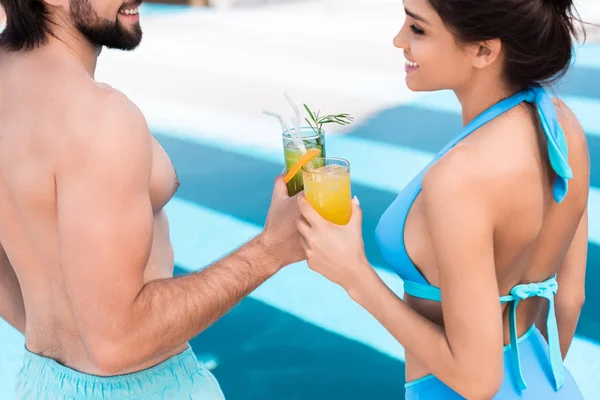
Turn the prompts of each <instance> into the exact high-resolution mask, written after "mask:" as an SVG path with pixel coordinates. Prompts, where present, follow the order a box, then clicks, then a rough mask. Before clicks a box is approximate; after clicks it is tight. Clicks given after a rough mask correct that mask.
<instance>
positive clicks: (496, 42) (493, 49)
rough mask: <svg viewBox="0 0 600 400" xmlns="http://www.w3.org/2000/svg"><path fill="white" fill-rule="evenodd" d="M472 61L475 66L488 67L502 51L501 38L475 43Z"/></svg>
mask: <svg viewBox="0 0 600 400" xmlns="http://www.w3.org/2000/svg"><path fill="white" fill-rule="evenodd" d="M472 50H473V51H472V62H473V66H474V67H475V68H486V67H488V66H490V65H492V64H494V63H495V62H496V60H498V58H499V57H500V52H501V51H502V42H501V41H500V39H493V40H485V41H483V42H478V43H475V44H473V47H472Z"/></svg>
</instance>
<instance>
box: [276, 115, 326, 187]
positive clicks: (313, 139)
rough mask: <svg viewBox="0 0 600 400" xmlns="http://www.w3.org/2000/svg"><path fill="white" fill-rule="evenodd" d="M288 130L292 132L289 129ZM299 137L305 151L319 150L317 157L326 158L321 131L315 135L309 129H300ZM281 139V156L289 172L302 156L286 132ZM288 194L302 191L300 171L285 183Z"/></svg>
mask: <svg viewBox="0 0 600 400" xmlns="http://www.w3.org/2000/svg"><path fill="white" fill-rule="evenodd" d="M290 130H292V131H293V130H294V128H291V129H290ZM300 137H301V138H302V140H303V142H304V146H305V147H306V149H307V150H308V149H319V150H320V155H318V156H317V157H326V154H325V134H324V132H323V130H322V129H321V134H317V133H316V132H315V131H314V130H313V129H312V128H310V127H302V128H300ZM282 139H283V155H284V159H285V170H286V171H289V170H290V169H291V168H292V167H293V166H294V164H296V162H297V161H298V159H299V158H300V157H301V156H302V153H300V150H299V149H298V148H297V147H296V145H295V144H294V141H293V140H292V137H291V136H290V132H288V131H286V132H283V134H282ZM287 188H288V194H289V195H290V196H294V195H295V194H297V193H299V192H301V191H302V190H304V183H303V181H302V170H300V171H298V173H296V175H294V177H293V178H292V179H291V180H290V181H289V182H288V183H287Z"/></svg>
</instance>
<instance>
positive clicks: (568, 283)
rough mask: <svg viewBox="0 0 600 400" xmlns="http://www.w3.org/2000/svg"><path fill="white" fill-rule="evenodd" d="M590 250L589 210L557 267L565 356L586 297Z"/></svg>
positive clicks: (557, 307) (543, 321) (543, 318)
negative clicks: (558, 267)
mask: <svg viewBox="0 0 600 400" xmlns="http://www.w3.org/2000/svg"><path fill="white" fill-rule="evenodd" d="M587 251H588V212H587V210H586V211H585V213H584V214H583V217H582V218H581V222H580V223H579V227H578V228H577V231H576V232H575V236H574V237H573V241H572V242H571V246H570V247H569V250H568V251H567V254H566V256H565V259H564V261H563V263H562V265H561V266H560V269H559V270H558V274H557V275H558V276H557V278H556V279H557V281H558V287H559V289H558V292H557V294H556V297H555V301H554V307H555V311H556V321H557V323H558V336H559V339H560V349H561V353H562V356H563V359H564V358H565V357H566V356H567V353H568V352H569V347H571V343H572V342H573V337H574V336H575V329H576V328H577V323H578V322H579V315H580V314H581V309H582V308H583V303H584V301H585V273H586V262H587ZM546 310H547V306H546V308H545V310H543V312H541V313H540V316H539V319H538V321H536V326H537V327H538V329H539V330H540V331H541V332H542V334H543V335H544V336H545V337H546V339H547V333H546V312H547V311H546Z"/></svg>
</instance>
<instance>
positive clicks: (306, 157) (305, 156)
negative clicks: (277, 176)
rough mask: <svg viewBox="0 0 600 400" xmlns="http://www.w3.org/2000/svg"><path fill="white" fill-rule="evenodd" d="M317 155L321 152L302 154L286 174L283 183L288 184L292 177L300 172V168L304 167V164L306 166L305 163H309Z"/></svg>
mask: <svg viewBox="0 0 600 400" xmlns="http://www.w3.org/2000/svg"><path fill="white" fill-rule="evenodd" d="M319 154H321V150H319V149H309V150H307V151H306V153H304V154H303V155H302V157H300V158H299V159H298V161H296V164H294V166H293V167H292V168H291V169H290V170H289V172H288V173H287V175H286V176H285V178H284V179H283V181H284V182H285V183H288V182H289V181H291V180H292V178H293V177H294V175H296V174H297V173H298V171H300V168H302V167H303V166H304V164H306V163H307V162H309V161H310V160H312V159H313V158H315V157H316V156H318V155H319Z"/></svg>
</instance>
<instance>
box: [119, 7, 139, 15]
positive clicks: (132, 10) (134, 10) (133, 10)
mask: <svg viewBox="0 0 600 400" xmlns="http://www.w3.org/2000/svg"><path fill="white" fill-rule="evenodd" d="M137 13H138V8H137V7H136V8H128V9H126V10H123V11H121V14H126V15H137Z"/></svg>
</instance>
